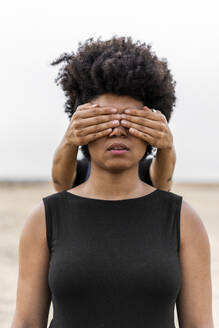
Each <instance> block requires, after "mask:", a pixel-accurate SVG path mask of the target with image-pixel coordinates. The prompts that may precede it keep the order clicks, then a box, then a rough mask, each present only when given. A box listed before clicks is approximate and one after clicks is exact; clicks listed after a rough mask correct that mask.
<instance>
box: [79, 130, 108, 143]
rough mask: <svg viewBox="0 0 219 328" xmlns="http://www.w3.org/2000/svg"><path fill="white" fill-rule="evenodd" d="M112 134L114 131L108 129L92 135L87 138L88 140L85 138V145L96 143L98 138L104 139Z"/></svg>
mask: <svg viewBox="0 0 219 328" xmlns="http://www.w3.org/2000/svg"><path fill="white" fill-rule="evenodd" d="M111 132H112V129H107V130H103V131H99V132H94V133H91V134H89V135H87V136H86V138H85V140H86V143H85V144H88V143H89V142H91V141H94V140H96V139H98V138H102V137H104V136H106V135H108V134H110V133H111Z"/></svg>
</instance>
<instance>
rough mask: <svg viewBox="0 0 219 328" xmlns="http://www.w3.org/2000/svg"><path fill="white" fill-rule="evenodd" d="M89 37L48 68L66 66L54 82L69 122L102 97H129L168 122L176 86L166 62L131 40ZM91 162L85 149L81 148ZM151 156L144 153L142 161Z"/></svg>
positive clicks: (150, 149)
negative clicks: (80, 109)
mask: <svg viewBox="0 0 219 328" xmlns="http://www.w3.org/2000/svg"><path fill="white" fill-rule="evenodd" d="M100 39H101V36H100V37H98V38H97V40H96V41H94V38H93V37H91V38H89V39H87V40H86V41H85V42H84V43H83V44H82V42H80V41H79V43H78V51H77V53H74V52H71V53H63V54H62V55H60V57H59V58H57V59H56V60H54V61H53V62H52V63H51V65H57V64H59V63H61V62H65V63H64V65H63V66H62V67H61V68H60V70H59V72H58V76H57V78H56V79H55V82H56V84H57V85H59V84H61V87H62V89H63V91H64V93H65V96H66V98H67V100H66V102H65V112H66V113H67V114H68V117H69V118H70V119H71V117H72V115H73V114H74V112H75V111H76V109H77V106H79V105H81V104H83V103H86V102H90V101H91V100H92V99H94V98H96V97H97V96H99V95H101V94H104V93H114V94H117V95H126V96H130V97H132V98H134V99H136V100H139V101H141V102H142V103H143V105H145V106H147V107H149V108H155V109H158V110H160V111H161V112H162V113H163V114H164V115H165V117H166V119H167V121H168V122H169V120H170V117H171V113H172V111H173V108H174V106H175V102H176V96H175V85H176V81H174V80H173V77H172V74H171V72H170V69H168V66H167V59H166V58H162V59H158V57H157V56H156V54H155V53H154V52H153V51H151V45H150V44H148V45H146V44H145V43H141V42H140V41H139V40H137V41H136V42H134V41H133V40H132V38H131V37H124V36H122V37H118V36H117V35H114V36H113V37H112V38H111V39H109V40H106V41H102V40H100ZM81 151H82V153H83V155H84V156H85V157H86V158H87V159H89V160H90V154H89V150H88V146H87V145H83V146H81ZM151 154H152V147H151V145H150V144H148V145H147V150H146V152H145V154H144V156H143V157H142V158H141V161H142V160H144V159H145V158H146V157H147V156H148V155H151Z"/></svg>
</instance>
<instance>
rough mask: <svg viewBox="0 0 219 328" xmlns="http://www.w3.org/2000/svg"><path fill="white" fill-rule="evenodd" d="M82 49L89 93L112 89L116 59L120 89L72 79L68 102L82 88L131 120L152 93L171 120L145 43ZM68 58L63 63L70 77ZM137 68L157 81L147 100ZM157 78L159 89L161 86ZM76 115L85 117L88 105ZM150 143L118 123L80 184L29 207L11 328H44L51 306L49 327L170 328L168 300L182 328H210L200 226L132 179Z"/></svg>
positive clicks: (163, 70)
mask: <svg viewBox="0 0 219 328" xmlns="http://www.w3.org/2000/svg"><path fill="white" fill-rule="evenodd" d="M104 47H105V50H104V51H103V48H104ZM118 48H119V49H120V54H119V53H118V52H116V53H117V55H115V57H114V56H113V55H112V51H113V49H114V50H118ZM80 50H81V52H79V54H78V57H77V59H80V61H79V62H81V63H83V64H84V63H85V62H86V60H87V62H88V61H89V60H93V59H94V58H96V57H95V56H97V55H98V50H100V53H101V54H100V57H98V60H97V62H94V65H93V67H92V70H91V76H92V78H93V79H94V83H93V87H97V86H99V88H100V87H101V86H104V85H105V81H107V83H108V85H110V81H112V82H111V87H112V89H113V81H115V79H113V69H114V67H115V66H114V65H113V64H114V60H113V59H115V61H116V60H118V61H120V58H121V56H123V59H124V61H122V62H120V64H121V66H120V67H121V75H120V77H119V80H118V81H119V82H121V81H123V82H124V84H122V83H121V84H120V83H119V84H118V81H117V83H116V82H115V83H116V85H117V87H118V89H117V91H118V90H120V93H119V92H117V93H115V91H114V92H112V91H113V90H110V92H109V91H108V92H105V90H104V89H103V92H102V93H100V92H98V91H99V89H98V88H97V89H96V95H94V94H93V95H92V97H91V93H90V92H91V89H85V90H82V89H80V88H79V84H76V82H75V84H74V85H75V89H72V92H71V94H70V93H69V96H70V97H71V100H73V99H74V98H73V97H74V96H75V93H76V91H77V92H78V93H79V94H80V92H79V91H81V92H82V93H81V94H80V96H81V98H80V99H81V100H80V101H82V102H84V101H85V100H86V97H88V99H89V101H90V103H91V105H92V104H95V103H96V104H98V107H97V108H98V109H99V110H101V108H105V107H116V108H117V109H118V112H119V113H120V114H122V113H124V111H125V109H127V108H134V110H135V113H136V114H137V113H139V112H140V111H142V112H143V106H144V104H145V100H144V96H145V97H148V98H147V99H149V100H150V99H151V101H152V100H153V99H155V98H156V97H155V96H154V95H155V94H156V92H157V96H158V95H159V96H160V97H161V96H162V95H163V98H162V97H161V98H159V97H157V100H156V101H157V102H159V101H160V102H163V104H164V105H165V104H166V105H167V106H164V107H160V109H161V110H163V113H164V115H165V116H166V117H167V119H169V117H170V111H171V106H172V103H171V99H172V100H173V97H172V96H173V93H172V96H171V90H172V92H173V89H171V83H170V82H171V76H170V75H169V74H170V73H169V71H168V69H167V66H166V64H165V63H163V64H162V62H161V61H159V60H158V59H156V57H153V56H152V55H151V53H150V51H149V49H148V48H145V46H144V44H143V45H140V46H138V45H136V44H134V43H132V41H131V39H130V38H128V40H126V39H125V38H116V37H113V38H112V39H111V40H108V41H105V42H103V41H100V40H98V41H97V42H94V43H91V44H88V43H86V44H85V45H84V46H83V47H81V48H80ZM94 50H96V51H94ZM94 54H95V55H94ZM72 58H73V59H72V61H71V60H70V57H66V59H68V65H71V66H68V69H69V71H70V72H71V73H72V72H74V70H73V66H72V65H73V63H74V58H75V57H74V56H73V57H72ZM125 58H126V59H125ZM124 62H125V63H126V67H125V68H124V67H122V63H124ZM144 62H145V66H144V69H145V70H146V72H147V74H148V79H149V80H150V83H149V82H148V83H149V84H151V83H152V81H154V82H153V85H154V88H152V89H150V92H151V96H150V94H144V93H143V92H142V90H147V89H145V86H146V85H147V80H146V79H145V78H143V77H144V72H142V71H141V70H142V69H143V63H144ZM117 64H118V63H117ZM95 65H97V66H95ZM147 65H148V66H147ZM117 66H118V65H117ZM101 67H102V68H103V69H104V74H102V73H101V69H100V68H101ZM128 67H129V69H131V70H132V71H133V76H135V80H132V79H131V80H129V76H124V75H123V69H122V68H124V69H128ZM147 67H148V71H147ZM77 69H79V68H78V67H77ZM96 69H97V71H96ZM66 72H67V71H66V70H63V75H62V78H63V80H62V83H63V84H62V85H63V86H64V88H65V87H66V88H67V85H68V82H69V76H68V74H67V73H66ZM135 73H138V74H139V75H135ZM150 74H151V75H150ZM137 76H138V77H142V80H141V81H142V85H141V83H140V80H138V83H137V82H136V80H137ZM145 76H147V75H145ZM161 76H162V81H163V88H162V87H161V85H162V83H160V84H159V83H158V80H159V81H161V80H160V78H161ZM97 77H98V80H97V79H96V78H97ZM155 77H156V78H155ZM81 79H82V81H83V75H82V76H81ZM105 79H106V80H105ZM126 81H129V84H127V85H126ZM71 82H72V81H71ZM87 82H88V81H86V83H87ZM98 82H99V83H100V84H98ZM69 83H70V82H69ZM101 83H102V84H101ZM135 83H137V84H138V88H137V89H134V85H135ZM128 85H130V89H128ZM158 85H159V87H158ZM125 87H127V91H128V92H127V93H125V89H124V88H125ZM141 87H142V88H141ZM91 88H92V86H91ZM158 90H159V91H160V92H158ZM93 91H94V90H93ZM134 95H135V96H134ZM153 96H154V98H153ZM89 97H90V98H89ZM150 97H151V98H150ZM165 97H166V98H165ZM141 98H142V100H141ZM68 106H73V102H72V103H71V102H68ZM152 106H153V101H152ZM168 106H169V107H168ZM153 107H155V106H153ZM68 108H69V110H70V107H67V109H68ZM158 108H159V106H158ZM71 110H72V107H71ZM80 110H81V111H85V106H84V105H82V106H81V107H80ZM85 113H86V111H85ZM148 147H149V146H148V143H147V141H144V140H142V139H141V138H139V137H137V134H136V135H135V133H133V132H132V131H131V130H129V128H128V127H126V126H125V125H123V124H122V122H120V124H117V125H116V126H115V127H112V129H111V130H110V131H108V132H105V133H104V135H103V136H102V137H100V138H97V139H96V140H94V141H92V142H88V146H86V148H85V146H83V147H82V151H84V153H85V154H86V155H87V156H89V158H90V162H91V171H90V176H89V179H88V180H87V181H85V182H84V183H82V184H80V185H78V186H77V187H75V188H73V189H70V190H64V191H61V192H57V193H54V194H52V195H49V196H47V197H44V198H43V200H42V201H41V202H39V203H38V204H37V205H36V206H35V207H34V208H33V210H32V211H31V213H30V215H29V216H28V219H27V221H26V223H25V225H24V228H23V231H22V234H21V239H20V244H19V278H18V290H17V304H16V311H15V315H14V320H13V323H12V327H13V328H15V327H46V325H47V320H48V311H49V306H50V302H51V301H52V304H53V310H54V315H53V319H52V321H51V323H50V327H59V328H65V327H77V328H82V327H83V328H85V327H86V328H88V327H89V328H93V327H95V328H97V327H98V328H99V327H104V328H112V327H113V328H118V327H126V328H129V327H130V328H133V327H138V328H141V327H142V328H143V327H150V328H158V327H159V328H161V327H162V328H170V327H175V326H174V305H175V304H176V305H177V313H178V318H179V325H180V327H186V328H187V327H198V328H202V327H205V328H207V327H208V328H212V327H213V319H212V290H211V272H210V244H209V240H208V235H207V232H206V229H205V227H204V225H203V223H202V220H201V218H200V217H199V215H198V214H197V213H196V211H195V210H194V209H193V208H192V207H191V206H190V205H189V204H188V203H187V202H186V201H185V200H183V199H182V196H180V195H177V194H174V193H172V192H167V191H164V190H161V189H159V188H153V187H152V186H150V185H148V184H146V183H144V182H143V181H142V180H141V179H139V176H138V167H139V162H140V160H142V159H143V158H144V156H145V154H146V153H147V151H148ZM119 148H120V150H119Z"/></svg>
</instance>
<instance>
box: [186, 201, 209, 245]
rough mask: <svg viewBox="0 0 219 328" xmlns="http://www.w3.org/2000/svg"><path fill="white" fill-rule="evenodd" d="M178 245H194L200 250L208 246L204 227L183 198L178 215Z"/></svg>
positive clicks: (198, 216)
mask: <svg viewBox="0 0 219 328" xmlns="http://www.w3.org/2000/svg"><path fill="white" fill-rule="evenodd" d="M180 221H181V222H180V247H181V248H182V249H183V248H184V247H186V246H187V247H188V245H190V246H194V247H197V248H198V249H199V250H200V251H203V250H206V249H208V248H209V239H208V234H207V230H206V227H205V225H204V223H203V221H202V219H201V217H200V215H199V214H198V213H197V211H196V210H195V209H194V208H193V207H192V206H191V205H190V204H189V203H188V202H187V201H185V200H184V199H183V200H182V206H181V215H180Z"/></svg>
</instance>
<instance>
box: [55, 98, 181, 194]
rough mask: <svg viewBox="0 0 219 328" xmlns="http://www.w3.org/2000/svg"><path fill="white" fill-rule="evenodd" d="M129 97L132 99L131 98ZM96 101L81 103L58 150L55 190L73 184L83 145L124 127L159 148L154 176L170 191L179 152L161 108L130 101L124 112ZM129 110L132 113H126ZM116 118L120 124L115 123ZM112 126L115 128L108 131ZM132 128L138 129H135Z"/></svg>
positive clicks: (157, 184)
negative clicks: (133, 103)
mask: <svg viewBox="0 0 219 328" xmlns="http://www.w3.org/2000/svg"><path fill="white" fill-rule="evenodd" d="M105 96H106V95H105ZM113 96H114V94H110V93H109V94H107V97H108V99H110V98H111V99H113ZM126 98H127V99H129V100H130V97H126ZM123 99H124V96H123ZM95 102H96V101H95V99H93V100H92V102H90V103H86V104H83V105H80V106H78V108H77V110H76V112H75V113H74V114H73V116H72V118H71V122H70V124H69V126H68V128H67V131H66V133H65V135H64V137H63V140H62V141H61V143H60V145H59V147H58V148H57V150H56V152H55V155H54V160H53V168H52V178H53V185H54V187H55V189H56V190H57V191H62V190H66V189H69V188H71V186H72V185H73V182H74V180H75V177H76V168H77V160H76V159H77V152H78V146H79V145H85V144H88V143H90V142H92V141H94V140H96V139H98V138H102V137H105V136H107V135H110V133H112V129H116V128H118V127H119V126H120V127H124V128H125V130H129V134H130V135H133V136H135V137H137V138H139V139H140V140H142V141H144V142H146V143H150V144H151V145H152V146H154V147H156V148H158V150H157V154H156V157H155V158H153V160H152V163H151V165H150V167H149V174H150V178H151V181H152V184H153V186H154V187H156V188H160V189H163V190H166V191H169V190H170V189H171V186H172V176H173V172H174V168H175V162H176V153H175V148H174V144H173V136H172V133H171V130H170V128H169V126H168V123H167V120H166V118H165V116H164V115H163V114H162V113H161V112H160V111H158V110H157V111H156V112H152V111H151V109H149V108H148V107H147V106H143V104H142V103H141V102H138V101H136V102H135V103H136V104H138V105H135V106H131V105H130V102H127V108H123V109H124V110H123V112H120V110H119V109H118V108H117V107H116V106H114V103H113V102H111V103H112V105H111V106H107V105H106V106H105V105H104V103H97V104H96V108H95ZM93 106H94V107H93ZM142 109H143V110H142ZM126 110H129V111H130V112H129V113H126ZM115 119H116V120H117V123H114V122H113V121H114V120H115ZM124 119H125V121H124ZM109 128H111V131H107V130H108V129H109ZM131 128H134V129H135V130H134V131H132V130H131Z"/></svg>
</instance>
